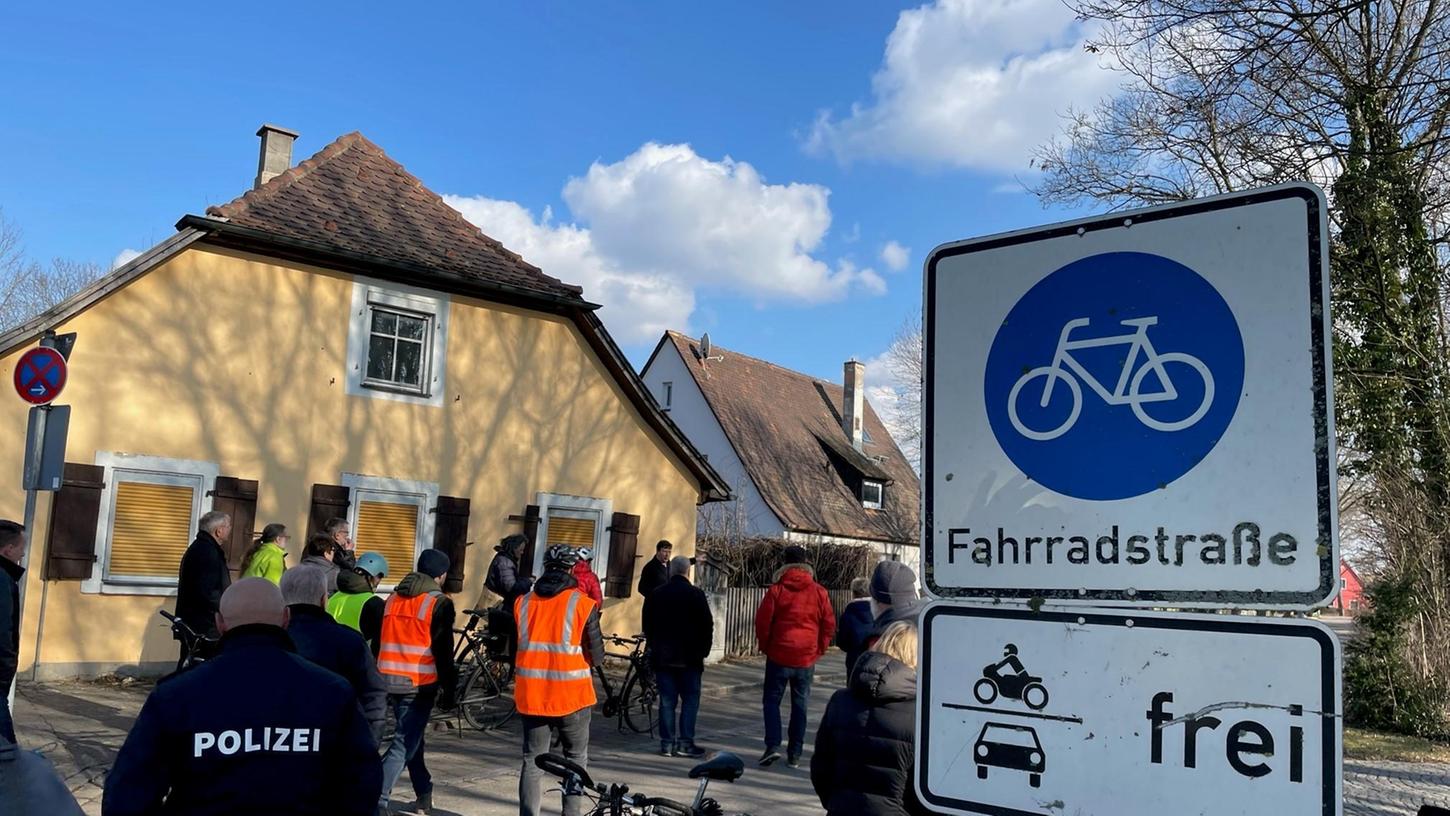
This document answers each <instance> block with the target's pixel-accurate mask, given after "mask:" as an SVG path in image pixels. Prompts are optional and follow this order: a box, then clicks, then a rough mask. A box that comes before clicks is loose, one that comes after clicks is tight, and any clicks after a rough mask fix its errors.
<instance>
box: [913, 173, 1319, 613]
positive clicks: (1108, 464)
mask: <svg viewBox="0 0 1450 816" xmlns="http://www.w3.org/2000/svg"><path fill="white" fill-rule="evenodd" d="M1327 240H1328V238H1327V222H1326V206H1325V202H1324V195H1323V193H1322V192H1321V191H1320V190H1319V189H1318V188H1317V187H1314V186H1312V185H1308V184H1293V185H1284V186H1279V187H1272V188H1267V189H1263V190H1256V191H1252V192H1247V193H1238V194H1232V195H1226V196H1219V197H1216V198H1209V199H1202V200H1197V201H1192V202H1188V203H1184V204H1178V205H1172V206H1166V207H1156V208H1152V209H1147V210H1138V211H1133V212H1125V213H1119V214H1114V215H1111V216H1103V217H1098V218H1089V219H1084V220H1081V221H1073V222H1069V223H1065V224H1057V225H1053V226H1048V227H1043V228H1040V229H1032V230H1025V231H1022V232H1014V233H1008V234H1004V235H995V236H990V237H987V238H980V239H974V240H969V241H962V242H959V243H953V244H947V245H944V246H941V247H938V248H937V249H936V250H934V251H933V252H932V253H931V255H930V257H929V258H928V259H927V262H926V276H925V315H926V324H925V335H926V337H925V342H926V378H925V379H926V382H925V387H926V391H925V405H926V407H925V425H924V431H925V438H926V439H927V440H928V443H927V446H926V449H925V451H924V457H923V458H924V462H923V464H924V485H925V494H924V504H925V516H924V518H925V526H926V530H925V537H926V540H925V542H924V544H925V545H926V546H925V547H924V553H923V560H924V565H923V566H924V569H923V573H924V577H925V583H926V586H927V588H928V590H929V591H930V592H932V593H933V594H935V595H937V596H939V597H962V598H973V597H975V598H1017V599H1030V598H1043V599H1047V600H1054V601H1059V602H1063V601H1066V602H1080V603H1100V602H1105V601H1111V602H1113V603H1115V604H1128V605H1140V606H1165V605H1169V606H1184V607H1230V606H1238V607H1258V608H1298V609H1304V608H1310V607H1313V606H1316V605H1320V604H1322V603H1324V602H1325V601H1327V600H1328V598H1330V597H1331V596H1332V595H1333V594H1334V592H1335V591H1336V589H1337V581H1338V574H1339V573H1338V561H1339V557H1338V555H1339V554H1338V541H1337V534H1336V522H1337V518H1336V509H1335V482H1334V474H1335V470H1334V428H1333V398H1332V392H1331V382H1330V358H1329V354H1330V349H1329V337H1330V334H1329V326H1330V323H1329V290H1328V269H1327V263H1328V261H1327V254H1328V245H1327Z"/></svg>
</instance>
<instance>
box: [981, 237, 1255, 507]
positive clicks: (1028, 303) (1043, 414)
mask: <svg viewBox="0 0 1450 816" xmlns="http://www.w3.org/2000/svg"><path fill="white" fill-rule="evenodd" d="M1243 385H1244V342H1243V337H1242V335H1241V334H1240V333H1239V327H1238V321H1236V320H1235V319H1234V315H1233V312H1232V310H1230V309H1229V306H1228V304H1227V303H1225V302H1224V299H1223V296H1221V295H1220V294H1219V293H1218V291H1217V290H1215V289H1214V288H1213V286H1212V285H1211V284H1209V282H1208V281H1206V280H1204V279H1203V277H1202V276H1200V275H1199V274H1198V273H1196V272H1194V271H1193V270H1192V269H1189V268H1188V267H1186V266H1184V265H1183V264H1180V263H1178V262H1176V261H1171V260H1169V259H1167V258H1164V257H1161V256H1158V255H1151V254H1148V253H1143V252H1108V253H1103V254H1101V255H1093V256H1091V257H1088V258H1083V259H1081V260H1077V261H1074V262H1072V263H1070V264H1068V265H1066V266H1064V267H1062V268H1061V269H1058V270H1057V271H1055V272H1053V273H1052V274H1050V275H1048V276H1047V277H1045V278H1043V279H1042V280H1041V281H1039V282H1038V283H1037V285H1035V286H1033V287H1032V288H1031V289H1029V290H1028V291H1027V294H1025V295H1023V296H1022V299H1021V300H1019V301H1018V302H1017V304H1016V305H1015V306H1013V307H1012V310H1011V311H1010V312H1008V314H1007V318H1006V319H1005V320H1004V321H1002V325H1001V327H1000V328H998V330H997V336H996V337H995V338H994V339H993V341H992V348H991V351H990V352H989V353H988V356H987V371H986V377H985V389H984V390H985V397H986V401H987V406H986V407H987V419H988V421H989V422H990V423H991V426H992V433H993V434H994V435H995V436H996V438H997V442H998V444H1000V445H1001V446H1002V450H1003V451H1005V452H1006V454H1007V456H1008V457H1009V458H1011V460H1012V462H1013V463H1014V464H1015V465H1017V467H1019V468H1021V470H1022V472H1023V473H1025V474H1027V476H1028V477H1029V478H1031V479H1033V480H1034V481H1036V482H1038V483H1039V484H1042V485H1043V486H1045V487H1048V488H1050V489H1052V490H1054V491H1056V492H1058V493H1062V494H1064V495H1067V496H1073V497H1076V498H1079V499H1092V500H1099V501H1106V500H1112V499H1126V498H1131V497H1133V496H1140V495H1142V494H1144V493H1147V492H1149V491H1152V490H1156V489H1159V488H1163V487H1167V486H1168V484H1169V483H1170V482H1173V481H1174V480H1176V479H1178V478H1179V477H1181V476H1183V475H1184V474H1185V473H1187V472H1188V471H1190V470H1192V469H1193V468H1194V467H1195V466H1196V465H1197V464H1198V463H1199V462H1201V461H1203V458H1204V457H1205V456H1207V455H1208V452H1209V451H1211V450H1213V447H1214V445H1216V444H1218V440H1219V439H1220V438H1221V437H1222V436H1223V434H1224V432H1225V431H1226V430H1228V426H1229V422H1231V421H1232V420H1233V417H1234V412H1235V411H1237V410H1238V404H1239V397H1240V395H1241V394H1242V393H1243Z"/></svg>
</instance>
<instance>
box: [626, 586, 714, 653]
mask: <svg viewBox="0 0 1450 816" xmlns="http://www.w3.org/2000/svg"><path fill="white" fill-rule="evenodd" d="M643 620H644V636H645V639H646V640H647V641H648V642H649V653H650V656H651V658H652V659H653V661H654V667H655V668H656V669H703V668H704V667H705V658H707V657H709V656H710V648H711V647H712V646H713V645H714V642H715V621H714V618H712V617H711V616H710V602H709V601H707V600H706V599H705V593H704V592H701V591H700V590H699V589H698V588H696V587H694V586H692V585H691V584H690V580H689V579H688V578H686V577H685V576H683V575H676V576H674V577H672V578H670V580H669V581H667V582H665V585H664V586H662V587H659V588H658V589H656V590H655V591H654V592H651V593H650V594H649V597H647V598H645V599H644V613H643Z"/></svg>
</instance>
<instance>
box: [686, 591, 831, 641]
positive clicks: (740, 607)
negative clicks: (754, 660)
mask: <svg viewBox="0 0 1450 816" xmlns="http://www.w3.org/2000/svg"><path fill="white" fill-rule="evenodd" d="M766 589H768V587H729V588H727V589H725V590H723V591H722V593H721V594H723V595H724V596H725V620H724V621H716V622H715V625H716V626H723V627H724V630H725V654H726V656H728V657H751V656H754V655H758V654H760V646H759V644H758V643H757V642H756V640H755V610H756V609H759V608H760V602H761V601H763V600H765V591H766ZM826 593H827V594H828V595H830V596H831V609H832V610H834V611H835V613H836V618H837V620H839V619H840V617H841V610H843V609H845V608H846V604H847V603H850V601H851V590H849V589H828V590H826Z"/></svg>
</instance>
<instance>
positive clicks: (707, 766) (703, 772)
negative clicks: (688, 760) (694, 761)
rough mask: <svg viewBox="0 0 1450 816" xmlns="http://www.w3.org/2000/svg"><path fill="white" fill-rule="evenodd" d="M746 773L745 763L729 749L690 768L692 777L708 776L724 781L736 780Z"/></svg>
mask: <svg viewBox="0 0 1450 816" xmlns="http://www.w3.org/2000/svg"><path fill="white" fill-rule="evenodd" d="M744 774H745V763H744V762H741V761H740V757H738V756H736V755H734V754H732V753H730V752H729V751H721V752H720V753H718V754H716V755H715V756H713V757H710V758H709V759H707V760H705V761H704V762H701V763H700V764H699V765H696V766H695V767H693V768H691V769H690V778H691V779H699V778H700V777H702V776H703V777H706V778H708V779H714V780H717V781H722V782H734V781H735V780H737V779H739V778H740V777H741V776H743V775H744Z"/></svg>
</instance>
